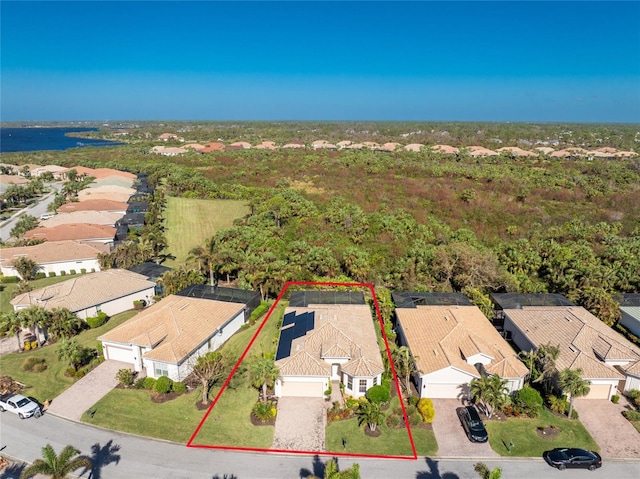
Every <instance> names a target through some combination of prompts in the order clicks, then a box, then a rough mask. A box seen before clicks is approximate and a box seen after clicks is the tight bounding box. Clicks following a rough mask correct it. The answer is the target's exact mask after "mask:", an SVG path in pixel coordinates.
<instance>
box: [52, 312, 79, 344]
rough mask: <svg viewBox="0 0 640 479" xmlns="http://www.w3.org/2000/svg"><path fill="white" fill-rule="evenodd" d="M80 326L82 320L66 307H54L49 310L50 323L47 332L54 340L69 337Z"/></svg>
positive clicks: (73, 334)
mask: <svg viewBox="0 0 640 479" xmlns="http://www.w3.org/2000/svg"><path fill="white" fill-rule="evenodd" d="M81 327H82V321H81V320H80V318H78V317H77V316H76V315H75V314H73V313H72V312H71V311H69V310H68V309H67V308H54V309H53V310H51V323H50V326H49V332H50V333H51V336H53V337H54V338H55V339H56V340H58V339H60V338H71V337H73V336H75V334H76V333H77V332H78V331H79V330H80V328H81Z"/></svg>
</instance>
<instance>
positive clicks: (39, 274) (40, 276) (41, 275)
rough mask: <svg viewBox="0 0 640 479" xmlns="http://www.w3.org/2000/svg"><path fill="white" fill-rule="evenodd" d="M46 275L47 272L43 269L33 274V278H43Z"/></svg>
mask: <svg viewBox="0 0 640 479" xmlns="http://www.w3.org/2000/svg"><path fill="white" fill-rule="evenodd" d="M46 277H47V273H45V272H44V271H40V272H38V273H36V274H35V276H34V279H43V278H46Z"/></svg>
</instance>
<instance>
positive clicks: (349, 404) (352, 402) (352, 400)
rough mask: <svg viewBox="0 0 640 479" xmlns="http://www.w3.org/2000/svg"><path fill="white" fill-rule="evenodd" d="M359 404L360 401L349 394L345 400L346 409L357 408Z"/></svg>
mask: <svg viewBox="0 0 640 479" xmlns="http://www.w3.org/2000/svg"><path fill="white" fill-rule="evenodd" d="M359 404H360V403H359V402H358V400H357V399H355V398H352V397H351V396H349V397H348V398H347V400H346V401H345V405H346V406H347V408H348V409H357V408H358V405H359Z"/></svg>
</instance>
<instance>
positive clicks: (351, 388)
mask: <svg viewBox="0 0 640 479" xmlns="http://www.w3.org/2000/svg"><path fill="white" fill-rule="evenodd" d="M347 389H349V390H350V391H353V378H352V377H351V376H347Z"/></svg>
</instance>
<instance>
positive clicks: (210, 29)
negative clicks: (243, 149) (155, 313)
mask: <svg viewBox="0 0 640 479" xmlns="http://www.w3.org/2000/svg"><path fill="white" fill-rule="evenodd" d="M0 19H1V25H0V27H1V29H0V31H1V33H0V36H1V44H0V45H1V56H0V73H1V77H0V81H1V84H0V94H1V97H0V101H1V105H0V106H1V108H0V119H1V120H3V121H46V120H50V121H53V120H171V119H175V120H207V119H208V120H416V121H419V120H424V121H429V120H456V121H485V120H486V121H575V122H640V2H637V1H627V2H592V1H588V2H578V1H571V2H533V1H514V2H508V1H500V2H484V1H474V2H461V1H449V2H415V1H414V2H364V1H363V2H267V1H262V2H206V1H198V2H168V1H166V2H165V1H148V2H125V1H116V2H85V1H76V2H52V1H45V2H29V1H16V2H14V1H6V0H2V2H0Z"/></svg>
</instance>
